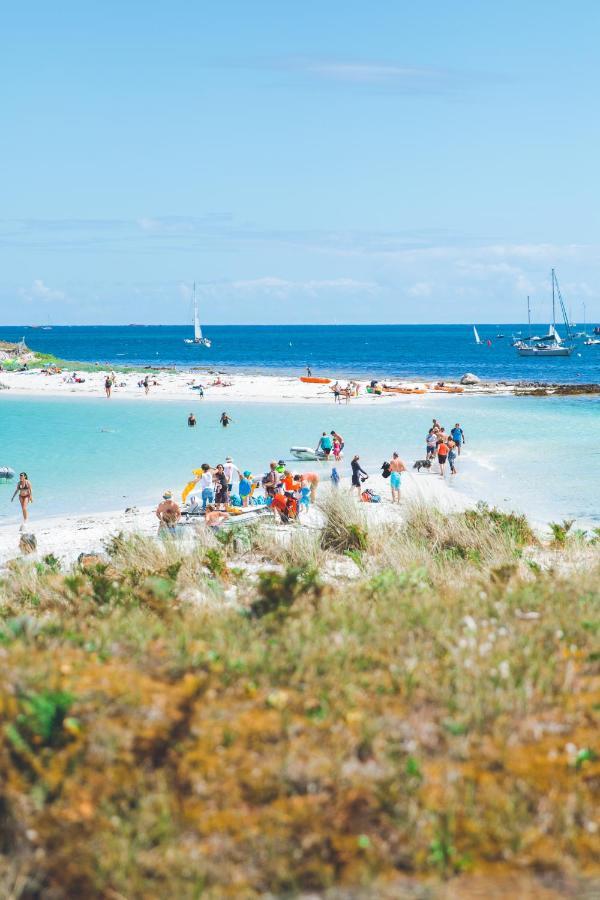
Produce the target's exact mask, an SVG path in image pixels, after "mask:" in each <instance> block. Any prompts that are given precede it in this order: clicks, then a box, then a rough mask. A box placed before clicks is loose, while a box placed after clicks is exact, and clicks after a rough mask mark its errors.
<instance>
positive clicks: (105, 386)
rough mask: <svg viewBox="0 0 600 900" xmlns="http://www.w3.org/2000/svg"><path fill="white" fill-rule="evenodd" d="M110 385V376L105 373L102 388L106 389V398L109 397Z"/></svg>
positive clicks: (111, 383)
mask: <svg viewBox="0 0 600 900" xmlns="http://www.w3.org/2000/svg"><path fill="white" fill-rule="evenodd" d="M112 386H113V382H112V378H111V377H110V375H107V376H106V378H105V379H104V390H105V391H106V396H107V398H110V393H111V391H112Z"/></svg>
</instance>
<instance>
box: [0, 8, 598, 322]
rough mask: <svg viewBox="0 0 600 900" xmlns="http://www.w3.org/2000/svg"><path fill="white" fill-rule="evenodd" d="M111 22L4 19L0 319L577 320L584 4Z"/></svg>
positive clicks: (594, 225)
mask: <svg viewBox="0 0 600 900" xmlns="http://www.w3.org/2000/svg"><path fill="white" fill-rule="evenodd" d="M125 6H126V8H125V9H124V8H123V5H122V4H118V3H117V2H116V0H107V3H106V4H104V5H103V9H102V10H99V9H86V8H80V7H78V6H77V7H76V6H74V5H71V4H69V8H68V10H67V9H66V8H65V9H64V10H63V14H62V16H61V15H57V10H56V9H55V10H54V12H53V11H52V10H49V9H48V8H47V7H46V6H45V5H44V4H43V3H42V2H41V0H38V2H34V7H36V15H35V16H34V17H33V18H31V17H29V16H28V17H26V16H25V15H24V13H23V11H22V10H19V9H18V8H12V9H11V10H9V11H7V13H6V22H5V27H4V32H5V39H6V40H5V44H6V47H5V51H6V52H5V53H4V54H3V55H2V57H1V58H0V76H3V80H4V82H5V83H9V82H10V84H11V86H12V89H11V95H10V97H9V98H7V102H6V103H5V104H3V107H2V109H1V110H0V127H2V132H3V135H4V136H5V139H4V140H3V142H2V144H1V145H0V168H1V169H2V171H3V173H5V177H4V179H3V203H2V209H1V210H0V215H1V216H2V218H1V219H0V324H35V323H37V322H45V321H47V320H51V321H54V322H56V323H73V324H96V323H106V324H111V323H114V324H119V323H123V322H128V321H136V322H147V323H164V324H170V323H177V322H184V321H186V320H187V319H188V317H189V305H190V285H191V283H192V281H194V280H195V281H196V283H197V290H198V292H199V296H200V298H201V302H202V308H203V320H204V321H206V322H207V323H227V322H231V323H253V322H256V323H274V322H281V323H285V322H290V323H300V322H314V323H327V322H349V323H356V322H385V321H389V322H407V323H410V322H425V323H427V322H469V321H477V322H484V321H488V322H498V323H500V322H510V321H519V320H523V318H524V316H525V309H526V296H527V295H528V294H529V295H531V297H532V301H533V309H534V314H535V315H536V316H537V317H538V318H539V320H540V321H544V320H545V319H547V316H548V297H549V272H550V268H551V266H556V268H557V269H558V273H559V277H560V280H561V287H562V289H563V294H564V295H565V299H566V301H567V303H568V305H570V307H571V313H572V317H573V318H574V319H575V320H577V319H581V316H582V308H583V304H584V303H585V304H586V307H587V318H588V321H590V320H600V224H599V222H598V218H597V214H596V210H597V207H598V197H597V193H598V188H597V183H598V182H597V175H596V171H595V168H596V164H595V156H594V154H593V152H592V149H591V148H593V147H594V146H595V145H596V144H597V142H598V137H600V134H599V132H600V121H599V120H598V118H597V117H596V116H594V115H593V114H592V111H593V110H594V108H595V103H596V98H595V87H594V85H595V83H597V77H598V68H599V65H600V63H599V58H598V55H597V53H596V48H595V42H594V40H593V34H594V33H595V30H597V28H596V26H597V25H598V24H600V22H599V19H600V10H599V8H598V7H597V5H596V4H594V3H592V2H591V0H583V2H582V3H581V4H579V6H578V9H577V14H575V12H569V11H565V10H558V9H556V10H552V9H549V8H548V7H547V4H542V0H531V3H529V4H527V6H526V7H525V8H524V7H523V5H522V4H520V3H517V0H507V2H506V3H505V4H503V7H502V9H491V8H483V7H481V8H480V7H472V6H471V5H467V6H468V8H467V7H464V8H453V9H450V8H448V6H447V4H444V3H442V2H441V0H432V3H431V4H429V6H428V7H427V9H425V8H422V7H419V8H418V7H417V6H415V7H414V8H412V7H411V8H409V7H407V6H405V5H404V4H397V3H393V2H391V0H390V2H384V3H383V4H380V5H379V6H378V7H377V9H376V10H374V9H367V8H366V7H365V6H364V5H363V4H357V3H353V2H350V3H347V2H346V3H342V2H339V0H333V2H332V3H330V4H327V5H326V6H324V5H323V4H316V3H312V2H308V4H306V5H305V6H304V7H303V12H302V16H301V17H299V16H298V15H297V12H294V11H293V10H291V9H286V8H282V7H281V5H280V4H276V3H274V2H272V0H265V3H264V4H261V6H260V8H258V9H257V8H256V7H254V8H250V7H249V5H248V4H245V3H243V2H242V0H234V2H233V3H232V4H228V8H227V9H211V10H210V11H209V12H207V11H206V10H204V11H202V10H199V9H198V10H196V9H190V6H189V4H187V3H185V2H184V0H173V2H172V3H170V4H166V3H164V4H163V3H162V2H159V3H157V4H156V5H155V7H153V11H152V15H150V14H149V11H148V9H147V7H146V6H145V5H144V6H142V4H141V2H138V0H133V2H132V3H131V4H126V5H125ZM143 11H145V13H144V15H141V13H142V12H143ZM58 13H60V9H59V10H58ZM232 16H233V18H234V20H235V23H236V27H235V29H232V28H231V22H232ZM515 17H518V21H519V23H520V27H519V29H515V28H514V22H515ZM32 23H33V24H32ZM366 46H367V47H368V54H365V47H366ZM24 48H27V54H26V55H25V54H24V53H23V49H24ZM555 55H558V56H560V59H561V65H560V67H556V66H554V65H552V64H551V61H552V59H553V58H554V56H555ZM26 60H28V61H29V62H27V61H26ZM59 60H60V64H59ZM31 61H33V62H31Z"/></svg>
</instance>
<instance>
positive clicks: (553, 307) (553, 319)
mask: <svg viewBox="0 0 600 900" xmlns="http://www.w3.org/2000/svg"><path fill="white" fill-rule="evenodd" d="M555 278H556V275H555V274H554V269H552V328H554V329H556V300H555V298H554V279H555Z"/></svg>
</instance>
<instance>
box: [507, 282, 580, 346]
mask: <svg viewBox="0 0 600 900" xmlns="http://www.w3.org/2000/svg"><path fill="white" fill-rule="evenodd" d="M556 297H558V301H559V304H560V310H561V313H562V317H563V322H564V323H565V328H566V330H567V336H568V339H569V341H572V338H573V335H572V332H571V324H570V322H569V319H568V316H567V310H566V308H565V304H564V301H563V298H562V294H561V292H560V287H559V285H558V278H557V277H556V272H555V271H554V269H552V325H550V326H549V328H548V334H545V335H543V336H542V337H537V336H536V337H531V336H530V337H528V338H525V339H524V340H521V341H517V342H516V343H515V344H514V347H515V349H516V351H517V353H518V354H519V356H570V355H571V353H572V352H573V350H574V349H575V345H574V344H573V343H568V344H565V343H563V340H562V338H561V336H560V335H559V333H558V331H557V330H556ZM527 316H528V320H529V325H530V328H531V311H530V306H529V297H528V298H527ZM530 335H531V331H530Z"/></svg>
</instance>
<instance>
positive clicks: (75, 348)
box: [0, 325, 600, 382]
mask: <svg viewBox="0 0 600 900" xmlns="http://www.w3.org/2000/svg"><path fill="white" fill-rule="evenodd" d="M477 327H478V331H479V334H480V336H481V338H482V340H484V341H486V340H487V339H489V340H490V341H491V345H490V346H487V344H483V345H481V346H477V345H476V344H475V342H474V339H473V329H472V326H470V325H270V326H256V325H255V326H245V325H244V326H241V325H214V326H208V327H206V328H205V335H206V336H207V337H209V338H211V340H212V347H211V348H210V349H206V348H204V347H200V348H198V347H194V346H190V345H187V344H185V343H184V338H185V337H190V332H191V328H190V327H186V326H173V325H164V326H152V325H150V326H104V325H98V326H54V327H53V328H52V329H51V330H50V331H46V330H43V329H39V328H27V327H0V340H9V341H14V340H20V339H21V338H22V337H24V338H25V340H26V342H27V344H28V346H30V347H32V348H34V349H36V350H40V351H43V352H47V353H52V354H54V355H56V356H58V357H61V358H63V359H70V360H76V361H79V362H100V363H110V364H113V365H117V364H121V365H126V364H135V365H169V366H181V367H190V366H201V367H208V368H211V369H220V370H225V371H227V370H234V369H237V370H239V371H246V372H249V371H262V372H273V373H298V372H301V371H303V370H304V369H305V367H306V366H307V365H310V366H311V368H312V370H313V374H342V373H344V374H345V373H348V374H355V375H357V376H361V377H363V378H365V377H369V376H372V377H374V378H375V377H383V376H385V377H393V376H402V377H416V378H422V379H425V380H428V379H434V378H436V379H437V378H440V379H452V378H457V377H460V376H461V375H463V374H464V373H465V372H474V373H475V374H476V375H478V376H479V377H480V378H482V379H484V380H487V379H490V380H497V381H503V380H506V381H514V380H520V381H523V380H524V381H532V380H541V381H565V382H600V345H597V346H593V347H585V346H584V345H583V340H579V341H578V342H577V348H576V350H575V352H574V353H573V355H572V356H571V357H565V358H555V359H542V360H540V359H531V358H529V359H527V358H521V357H519V356H517V353H516V351H515V350H514V349H513V348H512V347H511V346H510V339H511V335H512V334H516V333H517V332H519V331H522V332H523V333H524V334H526V331H527V326H525V325H503V326H501V327H499V328H498V327H495V326H492V325H478V326H477ZM546 328H547V325H538V326H536V329H537V330H536V333H538V334H539V333H544V332H545V330H546ZM588 331H591V326H590V327H588ZM500 333H501V334H504V337H503V338H498V337H497V335H498V334H500Z"/></svg>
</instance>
